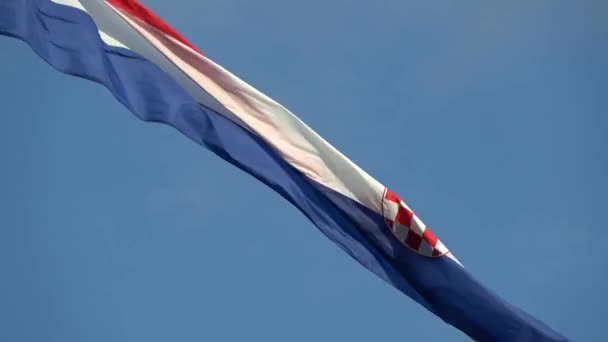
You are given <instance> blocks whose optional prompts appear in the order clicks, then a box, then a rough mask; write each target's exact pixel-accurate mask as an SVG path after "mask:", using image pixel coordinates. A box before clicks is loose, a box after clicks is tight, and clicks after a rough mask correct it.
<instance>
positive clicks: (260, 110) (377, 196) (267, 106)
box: [115, 9, 384, 213]
mask: <svg viewBox="0 0 608 342" xmlns="http://www.w3.org/2000/svg"><path fill="white" fill-rule="evenodd" d="M115 10H116V12H117V13H118V14H119V15H121V16H122V17H123V19H125V21H128V22H129V24H131V26H133V27H134V28H135V29H136V30H137V31H138V32H139V33H140V34H142V35H143V36H144V37H145V38H146V39H147V40H148V41H149V42H150V43H151V44H152V45H154V46H155V47H156V48H157V49H158V50H160V51H161V52H162V53H163V54H164V55H165V56H166V57H167V58H169V59H170V60H171V61H172V62H173V63H174V64H175V65H177V66H178V67H179V68H180V69H181V70H182V71H183V72H185V73H186V74H187V75H188V76H190V79H192V80H194V81H195V82H196V83H197V84H198V85H199V86H200V87H202V88H203V89H204V90H205V91H207V92H208V93H209V94H210V95H211V96H213V97H214V98H215V99H216V100H217V101H219V103H220V104H222V105H223V107H225V108H226V109H227V110H228V111H229V112H230V113H232V114H234V115H235V116H236V117H237V118H238V119H239V121H240V122H238V121H237V123H239V124H241V125H244V126H245V128H247V129H249V130H250V131H252V132H254V133H256V134H257V135H258V136H259V137H261V138H263V139H264V140H266V141H267V142H268V143H269V144H270V145H271V146H272V147H273V148H274V149H275V150H277V151H278V152H279V153H280V154H281V156H282V157H283V158H284V159H285V160H286V161H287V162H289V163H290V164H291V165H292V166H294V167H295V168H296V169H298V170H299V171H300V172H302V173H303V174H305V175H306V176H307V177H309V178H311V179H313V180H314V181H316V182H318V183H320V184H322V185H324V186H326V187H328V188H330V189H332V190H334V191H337V192H339V193H341V194H343V195H344V196H347V197H349V198H351V199H353V200H355V201H357V202H359V203H361V204H363V205H365V206H366V207H368V208H370V209H372V210H374V211H375V212H377V213H382V194H383V192H384V186H383V185H382V184H380V183H379V182H378V181H376V180H375V179H373V178H372V177H371V176H369V175H368V174H367V173H365V171H363V170H362V169H361V168H359V167H358V166H357V165H355V164H354V163H353V162H352V161H350V160H349V159H348V158H346V157H345V156H344V155H343V154H342V153H340V152H339V151H338V150H336V149H335V148H334V147H333V146H331V145H330V144H329V143H328V142H327V141H325V140H324V139H323V138H321V137H320V136H319V135H318V134H317V133H316V132H314V131H313V130H312V129H311V128H310V127H308V126H307V125H306V124H304V123H303V122H302V121H301V120H300V119H298V118H297V117H296V116H295V115H293V114H292V113H290V112H289V111H288V110H287V109H285V108H284V107H283V106H281V105H280V104H278V103H277V102H275V101H273V100H272V99H270V98H269V97H267V96H265V95H264V94H262V93H260V92H259V91H258V90H256V89H255V88H253V87H251V86H250V85H248V84H247V83H245V82H243V81H242V80H240V79H239V78H237V77H236V76H234V75H233V74H231V73H230V72H229V71H227V70H225V69H224V68H222V67H221V66H219V65H218V64H216V63H214V62H213V61H211V60H210V59H208V58H207V57H205V56H202V55H200V54H199V53H197V52H196V51H194V50H192V49H191V48H189V47H187V46H186V45H184V44H182V43H181V42H179V41H177V40H175V39H173V38H172V37H170V36H167V35H165V34H164V33H162V32H159V31H158V30H156V29H155V28H153V27H150V26H149V25H147V24H146V23H144V22H142V21H140V20H139V19H137V18H134V17H131V16H130V15H128V14H127V13H125V12H123V11H120V10H119V9H115ZM204 104H206V103H204ZM224 112H225V111H224Z"/></svg>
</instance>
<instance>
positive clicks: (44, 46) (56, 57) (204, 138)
mask: <svg viewBox="0 0 608 342" xmlns="http://www.w3.org/2000/svg"><path fill="white" fill-rule="evenodd" d="M0 34H4V35H8V36H13V37H16V38H19V39H22V40H23V41H25V42H26V43H27V44H29V46H30V47H31V48H32V49H33V50H34V51H35V52H36V53H37V54H38V55H40V57H41V58H43V59H44V60H45V61H47V62H48V63H49V64H51V65H52V66H53V67H55V68H57V69H58V70H60V71H62V72H64V73H67V74H71V75H76V76H79V77H83V78H86V79H90V80H92V81H95V82H98V83H100V84H102V85H104V86H105V87H106V88H107V89H109V90H110V91H111V92H112V94H113V95H114V96H115V97H116V98H117V99H118V100H119V101H120V102H121V103H122V104H123V105H124V106H125V107H127V108H128V109H129V110H130V111H131V112H133V113H134V114H135V115H137V116H138V117H139V118H141V119H142V120H144V121H155V122H161V123H164V124H167V125H169V126H172V127H175V128H176V129H178V130H179V131H181V132H182V133H183V134H184V135H186V136H187V137H189V138H190V139H192V140H194V141H195V142H197V143H199V144H200V145H202V146H204V147H206V148H208V149H209V150H211V151H213V152H214V153H215V154H217V155H218V156H220V157H221V158H223V159H225V160H226V161H228V162H230V163H231V164H233V165H235V166H236V167H238V168H240V169H242V170H244V171H245V172H247V173H249V174H251V175H252V176H254V177H255V178H257V179H258V180H260V181H261V182H263V183H265V184H266V185H268V186H269V187H271V188H272V189H274V190H275V191H276V192H278V193H279V194H281V195H282V196H283V197H284V198H285V199H287V200H288V201H290V202H291V203H292V204H293V205H294V206H295V207H297V208H298V209H299V210H300V211H301V212H302V213H304V215H306V216H307V217H308V218H309V219H310V220H311V221H312V222H313V223H314V224H315V225H316V226H317V227H318V228H319V229H320V230H321V232H323V234H325V235H326V236H327V237H328V238H329V239H331V240H332V241H334V242H335V243H336V244H337V245H339V246H340V247H341V248H342V249H343V250H344V251H345V252H346V253H348V254H349V255H350V256H352V257H353V258H354V259H355V260H357V261H358V262H359V263H361V264H362V265H363V266H365V267H366V268H368V269H369V270H370V271H372V272H374V273H375V274H376V275H378V276H379V277H380V278H382V279H384V280H385V281H387V282H388V283H390V284H391V285H393V286H394V287H396V288H397V289H399V290H400V291H402V292H403V293H405V294H406V295H408V296H409V297H411V298H412V299H414V300H415V301H417V302H418V303H420V304H421V305H422V306H424V307H425V308H426V309H428V310H430V311H431V312H433V313H434V314H436V315H437V316H439V317H440V318H441V319H443V320H444V321H446V322H447V323H449V324H451V325H453V326H455V327H456V328H458V329H460V330H461V331H463V332H464V333H466V334H467V335H469V336H470V337H471V338H474V339H475V340H477V341H565V338H564V337H562V336H560V335H559V334H558V333H556V332H554V331H553V330H551V329H550V328H549V327H547V326H546V325H544V324H543V323H542V322H540V321H538V320H536V319H535V318H533V317H531V316H529V315H528V314H526V313H525V312H523V311H522V310H520V309H518V308H516V307H513V306H512V305H510V304H508V303H507V302H505V301H503V300H502V299H500V298H499V297H497V296H496V295H494V294H493V293H492V292H491V291H489V290H488V289H486V288H484V287H483V286H481V285H480V284H479V283H478V282H476V281H475V280H474V279H473V278H472V277H471V275H470V274H469V273H468V272H467V271H466V270H465V269H464V268H463V267H462V266H461V265H460V263H459V262H458V260H457V259H456V258H455V257H454V255H453V254H452V253H451V252H450V251H449V250H448V248H447V247H446V245H445V244H444V243H442V242H441V241H440V240H439V239H438V238H437V236H436V235H435V234H433V232H431V230H430V229H429V228H428V227H427V226H426V225H425V224H424V223H423V222H422V220H421V219H420V218H419V217H418V216H416V214H414V212H413V211H412V210H411V209H410V208H409V207H408V206H407V205H406V204H405V203H404V202H403V201H402V200H401V198H400V197H399V196H398V195H397V194H396V193H395V192H393V191H391V190H389V189H388V188H387V187H385V186H384V185H382V184H381V183H380V182H378V181H377V180H375V179H374V178H372V177H371V176H370V175H368V174H367V173H366V172H365V171H363V170H362V169H361V168H360V167H358V166H357V165H355V164H354V163H353V162H352V161H350V160H349V159H348V158H347V157H345V156H344V155H343V154H342V153H340V152H339V151H338V150H336V149H335V148H334V147H333V146H331V145H330V144H329V143H328V142H327V141H325V140H324V139H323V138H321V137H320V136H319V135H318V134H317V133H315V132H314V131H313V130H312V129H311V128H310V127H308V126H307V125H306V124H305V123H303V122H302V121H301V120H300V119H298V118H297V117H296V116H295V115H294V114H292V113H291V112H289V111H288V110H287V109H286V108H285V107H283V106H281V105H280V104H278V103H277V102H275V101H273V100H272V99H270V98H268V97H267V96H265V95H264V94H262V93H260V92H259V91H257V90H256V89H254V88H253V87H251V86H250V85H248V84H247V83H245V82H243V81H242V80H240V79H239V78H237V77H236V76H235V75H233V74H231V73H230V72H229V71H227V70H225V69H224V68H222V67H221V66H220V65H218V64H216V63H214V62H213V61H212V60H210V59H209V58H208V57H206V56H205V55H204V54H203V53H201V52H200V51H199V50H198V49H197V48H196V47H194V45H192V44H191V43H189V42H188V41H187V40H186V39H185V38H184V37H183V36H181V35H180V34H179V33H177V32H176V31H175V30H174V29H172V28H171V27H170V26H169V25H168V24H167V23H165V22H164V21H163V20H161V19H160V18H159V17H158V16H157V15H155V14H154V13H152V12H151V11H150V10H148V9H147V8H145V7H144V6H142V5H141V4H140V3H138V2H137V1H135V0H106V1H102V0H0Z"/></svg>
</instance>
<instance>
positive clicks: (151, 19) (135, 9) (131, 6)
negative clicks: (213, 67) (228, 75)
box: [106, 0, 200, 53]
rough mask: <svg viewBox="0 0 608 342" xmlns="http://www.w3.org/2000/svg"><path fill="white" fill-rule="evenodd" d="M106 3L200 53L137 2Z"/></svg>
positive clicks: (135, 0)
mask: <svg viewBox="0 0 608 342" xmlns="http://www.w3.org/2000/svg"><path fill="white" fill-rule="evenodd" d="M106 2H107V3H109V4H111V5H112V6H114V7H116V8H119V9H121V10H123V11H125V12H126V13H128V14H130V15H132V16H134V17H137V18H138V19H140V20H142V21H144V22H145V23H147V24H148V25H151V26H153V27H155V28H156V29H158V30H159V31H162V32H164V33H165V34H167V35H168V36H171V37H173V38H175V39H176V40H178V41H180V42H182V43H184V44H185V45H187V46H189V47H190V48H192V49H194V50H195V51H197V52H199V53H200V51H199V50H198V49H197V48H196V47H194V45H192V44H191V43H190V42H189V41H188V40H187V39H186V38H184V36H182V35H181V34H179V33H178V32H177V31H175V30H174V29H173V28H172V27H171V26H169V24H167V23H166V22H165V21H164V20H162V19H161V18H160V17H159V16H157V15H156V14H154V12H152V11H150V10H149V9H147V8H146V7H145V6H144V5H142V4H140V3H139V2H138V1H137V0H106Z"/></svg>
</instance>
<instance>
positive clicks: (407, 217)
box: [382, 188, 449, 257]
mask: <svg viewBox="0 0 608 342" xmlns="http://www.w3.org/2000/svg"><path fill="white" fill-rule="evenodd" d="M382 212H383V215H384V220H385V221H386V224H387V225H388V227H389V229H390V230H391V232H393V235H395V237H396V238H397V239H398V240H399V241H401V242H402V243H403V244H404V245H406V246H407V247H409V248H410V249H412V250H414V251H416V252H418V253H420V254H422V255H424V256H428V257H439V256H442V255H445V254H447V253H448V252H449V251H448V249H447V247H446V246H445V245H444V244H443V243H441V241H439V240H438V239H437V237H436V236H435V234H433V232H431V230H430V229H429V228H428V227H427V226H425V225H424V223H422V221H421V220H420V219H419V218H418V216H416V214H414V212H413V211H412V210H411V209H410V208H408V207H407V205H405V203H403V201H401V199H400V198H399V196H397V195H396V194H395V193H394V192H392V191H390V190H389V189H388V188H387V189H386V190H385V191H384V196H383V200H382Z"/></svg>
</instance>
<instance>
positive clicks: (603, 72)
mask: <svg viewBox="0 0 608 342" xmlns="http://www.w3.org/2000/svg"><path fill="white" fill-rule="evenodd" d="M144 3H145V4H146V5H147V6H149V7H150V8H151V9H153V10H154V11H156V12H157V13H158V14H160V15H161V16H163V17H164V18H165V19H166V20H167V21H168V22H169V23H171V24H173V26H174V27H175V28H177V29H178V31H180V32H181V33H183V34H184V35H185V36H186V37H188V38H189V39H190V40H191V41H192V42H193V43H194V44H195V45H197V46H198V47H199V48H201V50H203V51H204V52H205V53H206V54H207V55H209V56H210V57H211V58H213V59H214V60H216V61H217V62H219V63H220V64H222V65H224V66H225V67H227V68H228V69H230V70H231V71H233V72H235V73H236V74H237V75H239V76H240V77H242V78H243V79H245V80H246V81H248V82H249V83H251V84H253V85H254V86H256V87H257V88H259V89H260V90H262V91H264V92H265V93H267V94H268V95H270V96H271V97H273V98H275V99H276V100H278V101H279V102H281V103H282V104H284V105H286V106H287V107H288V108H290V109H291V110H292V111H294V112H295V113H297V114H298V115H299V116H300V117H301V118H302V119H303V120H304V121H305V122H307V123H308V124H310V125H311V126H312V127H313V128H314V129H315V130H317V131H318V132H319V133H320V134H321V135H322V136H324V137H325V138H326V139H328V140H329V141H330V142H332V143H333V144H334V145H335V146H336V147H338V148H339V149H340V150H341V151H343V152H344V153H345V154H346V155H348V156H349V157H351V159H353V160H354V161H355V162H356V163H358V164H359V165H360V166H362V167H363V168H364V169H366V170H367V171H368V172H369V173H370V174H372V175H373V176H374V177H376V178H377V179H379V180H380V181H381V182H383V183H385V184H387V185H388V186H389V187H390V188H391V189H393V190H395V191H396V192H398V193H399V194H400V195H401V197H402V198H403V199H404V200H405V201H406V202H407V203H408V204H409V205H410V206H411V207H413V208H414V209H415V210H416V211H417V213H418V214H419V215H420V216H421V217H422V219H423V220H424V221H425V223H427V224H429V226H431V227H432V228H433V230H434V232H435V233H436V234H437V235H438V236H439V237H440V238H441V239H442V240H443V241H444V242H445V243H446V244H447V245H448V247H449V248H450V249H451V250H452V251H453V252H454V253H455V254H456V256H457V257H458V258H459V259H460V260H461V261H462V262H463V264H464V265H465V266H466V267H467V269H469V270H470V271H471V272H472V273H473V274H474V275H476V277H477V278H478V279H479V280H480V281H481V282H482V283H484V284H486V285H487V286H488V287H490V288H492V289H494V290H495V291H497V292H498V293H499V294H501V295H502V296H503V297H504V298H506V299H508V300H509V301H510V302H512V303H514V304H516V305H518V306H521V307H523V308H524V309H526V310H527V311H529V312H530V313H532V314H534V315H536V316H537V317H539V318H541V319H542V320H544V321H545V322H547V323H548V324H549V325H551V326H552V327H554V328H556V329H557V330H559V331H560V332H562V333H563V334H565V335H566V336H568V337H570V338H572V339H573V340H577V341H597V340H599V339H600V338H601V336H604V335H605V334H604V330H605V329H604V325H605V317H607V316H608V305H606V304H607V303H608V295H606V289H608V257H606V256H605V254H604V252H603V250H605V249H606V244H607V243H608V230H607V229H606V224H605V218H604V213H605V212H606V210H607V209H608V206H607V203H608V198H607V195H606V193H608V180H607V177H606V175H608V153H607V152H606V151H607V150H608V137H607V134H606V132H607V130H608V117H606V113H607V112H608V97H606V89H608V63H607V62H606V61H608V21H606V20H605V19H606V15H607V13H608V3H606V2H605V1H601V0H598V1H577V2H576V3H574V2H571V1H557V0H556V1H538V2H529V1H510V2H508V3H489V2H485V1H471V2H467V3H462V2H455V1H454V2H453V1H433V2H429V1H403V0H385V1H366V2H365V1H344V0H342V1H338V0H323V1H321V0H310V1H305V2H302V1H299V2H293V1H284V0H283V1H279V0H258V1H255V2H254V1H247V0H207V1H194V0H179V1H171V2H168V1H162V0H146V1H144ZM0 44H1V45H0V46H1V53H0V61H1V62H2V63H0V94H1V95H0V98H1V99H2V104H3V111H2V112H3V121H2V125H0V156H2V163H1V164H0V165H2V167H1V168H0V207H1V208H2V209H1V210H0V213H1V215H0V272H1V274H2V278H1V281H0V340H2V341H61V342H70V341H151V342H152V341H243V340H247V341H249V340H252V341H310V340H314V341H376V340H377V341H383V340H390V341H466V340H467V339H466V338H465V337H464V336H463V335H462V334H461V333H459V332H458V331H457V330H455V329H453V328H451V327H449V326H447V325H445V324H444V323H442V322H441V321H440V320H439V319H437V318H436V317H434V316H432V315H431V314H430V313H427V312H426V311H425V310H424V309H423V308H422V307H420V306H418V305H417V304H415V303H414V302H413V301H412V300H410V299H408V298H407V297H405V296H404V295H402V294H401V293H399V292H398V291H396V290H394V289H393V288H391V287H390V286H388V285H386V284H385V283H383V282H382V281H381V280H380V279H378V278H376V277H375V276H374V275H372V274H371V273H370V272H368V271H367V270H365V269H363V268H362V267H361V266H359V265H358V264H356V263H355V262H354V261H353V260H351V259H350V258H349V257H348V256H346V255H345V254H344V253H342V252H341V251H340V250H339V249H338V248H337V247H335V246H334V245H333V244H332V243H330V242H329V241H328V240H326V239H325V238H324V237H323V236H322V235H321V234H320V233H319V232H318V231H317V230H316V229H315V228H314V226H313V225H312V224H310V223H309V222H308V221H307V220H306V219H305V218H304V217H303V216H302V215H301V214H300V213H299V212H298V211H297V210H296V209H295V208H293V207H291V206H290V205H289V204H288V203H287V202H285V201H284V200H282V199H281V198H280V197H279V196H278V195H276V194H274V193H273V192H272V191H271V190H269V189H267V188H265V187H264V186H263V185H262V184H260V183H258V182H257V181H255V180H254V179H252V178H251V177H249V176H247V175H245V174H244V173H243V172H241V171H239V170H237V169H235V168H233V167H232V166H230V165H228V164H226V163H225V162H223V161H221V160H220V159H219V158H217V157H215V156H214V155H212V154H211V153H209V152H208V151H206V150H204V149H203V148H201V147H200V146H198V145H195V144H194V143H192V142H191V141H190V140H188V139H186V138H185V137H183V136H181V135H180V134H179V133H177V132H176V131H174V130H172V129H169V128H167V127H164V126H160V125H156V124H144V123H142V122H140V121H138V120H136V119H135V118H134V117H133V116H132V115H131V114H129V113H128V112H127V111H126V110H125V109H124V108H122V107H121V106H120V105H119V104H118V102H116V101H115V100H114V99H113V98H112V97H111V95H110V94H109V93H108V92H107V91H106V90H104V89H103V88H101V87H100V86H98V85H96V84H93V83H90V82H87V81H83V80H80V79H75V78H72V77H68V76H65V75H62V74H60V73H58V72H56V71H54V70H53V69H52V68H50V67H49V66H47V65H46V64H45V63H43V62H42V61H41V60H39V59H38V57H36V56H35V54H34V53H33V52H31V51H30V50H29V48H28V47H26V46H25V44H23V43H21V42H19V41H16V40H12V39H9V38H5V37H0Z"/></svg>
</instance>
